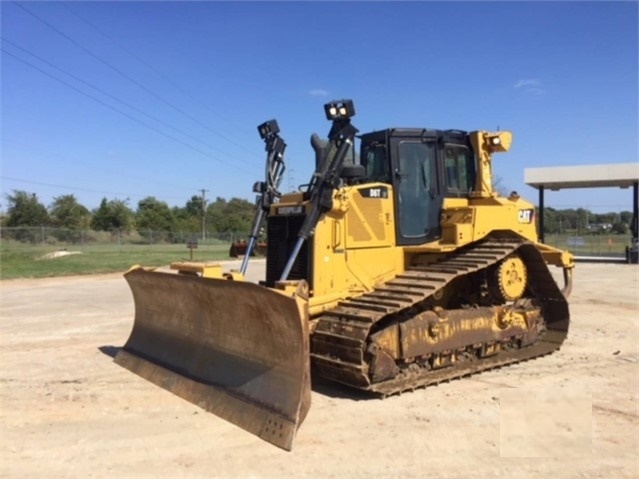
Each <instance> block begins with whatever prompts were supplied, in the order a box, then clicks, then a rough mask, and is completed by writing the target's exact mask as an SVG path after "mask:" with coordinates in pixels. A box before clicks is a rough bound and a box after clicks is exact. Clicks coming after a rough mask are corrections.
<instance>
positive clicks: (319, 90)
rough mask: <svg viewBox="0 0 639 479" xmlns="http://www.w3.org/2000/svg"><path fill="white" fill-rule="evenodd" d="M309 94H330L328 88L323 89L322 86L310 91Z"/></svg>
mask: <svg viewBox="0 0 639 479" xmlns="http://www.w3.org/2000/svg"><path fill="white" fill-rule="evenodd" d="M308 94H309V95H311V96H328V92H327V91H326V90H322V89H321V88H316V89H315V90H311V91H309V92H308Z"/></svg>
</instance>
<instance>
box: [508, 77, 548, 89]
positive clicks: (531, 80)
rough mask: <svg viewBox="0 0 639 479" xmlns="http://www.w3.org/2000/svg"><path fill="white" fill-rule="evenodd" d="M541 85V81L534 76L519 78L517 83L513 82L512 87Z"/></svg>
mask: <svg viewBox="0 0 639 479" xmlns="http://www.w3.org/2000/svg"><path fill="white" fill-rule="evenodd" d="M539 85H541V82H540V81H539V80H537V79H534V78H529V79H526V80H519V81H518V82H517V83H515V85H513V86H514V88H522V87H525V86H539Z"/></svg>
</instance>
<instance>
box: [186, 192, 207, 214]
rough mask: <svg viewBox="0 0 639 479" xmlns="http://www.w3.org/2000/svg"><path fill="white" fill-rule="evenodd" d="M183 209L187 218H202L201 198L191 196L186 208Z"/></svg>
mask: <svg viewBox="0 0 639 479" xmlns="http://www.w3.org/2000/svg"><path fill="white" fill-rule="evenodd" d="M184 209H185V211H186V213H187V214H188V215H189V216H195V217H197V218H202V213H204V208H203V207H202V197H201V196H191V199H190V200H189V201H187V202H186V206H185V207H184Z"/></svg>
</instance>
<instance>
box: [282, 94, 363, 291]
mask: <svg viewBox="0 0 639 479" xmlns="http://www.w3.org/2000/svg"><path fill="white" fill-rule="evenodd" d="M324 110H325V111H326V117H327V119H329V120H332V121H333V125H332V127H331V131H330V132H329V134H328V140H329V148H327V150H326V151H330V150H331V148H330V146H335V150H336V151H335V155H334V156H333V157H332V158H324V159H323V161H320V162H318V165H317V169H316V171H315V172H314V173H313V176H312V178H311V181H310V183H309V187H308V194H309V203H310V208H309V209H308V210H307V214H306V218H304V223H303V224H302V227H301V228H300V231H299V233H298V235H297V236H298V238H297V242H296V243H295V247H294V249H293V251H292V253H291V256H290V257H289V259H288V262H287V263H286V266H285V267H284V270H283V271H282V276H281V277H280V281H286V279H287V278H288V275H289V273H290V272H291V269H292V268H293V264H294V263H295V260H296V259H297V255H298V254H299V252H300V249H301V248H302V245H303V244H304V241H306V240H307V239H308V238H309V237H310V236H311V235H312V234H313V232H314V230H315V227H316V226H317V223H318V221H319V219H320V217H321V216H322V215H323V214H324V213H326V212H327V211H329V210H330V209H331V208H332V206H333V190H335V189H336V188H337V187H338V186H339V179H340V173H341V172H342V167H343V166H344V160H345V159H346V156H347V155H348V150H349V149H350V148H351V147H352V145H353V142H354V140H355V135H356V134H357V132H358V130H357V128H355V127H354V126H353V125H351V120H350V118H351V117H352V116H354V115H355V108H354V106H353V102H352V101H351V100H340V101H337V102H332V103H327V104H326V105H324Z"/></svg>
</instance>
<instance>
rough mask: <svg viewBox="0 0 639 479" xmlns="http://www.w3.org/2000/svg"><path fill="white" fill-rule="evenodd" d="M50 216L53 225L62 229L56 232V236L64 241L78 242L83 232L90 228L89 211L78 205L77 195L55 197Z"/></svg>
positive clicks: (50, 208)
mask: <svg viewBox="0 0 639 479" xmlns="http://www.w3.org/2000/svg"><path fill="white" fill-rule="evenodd" d="M49 214H50V216H51V224H52V225H53V226H55V227H56V228H61V229H59V230H57V231H55V232H54V236H55V237H56V238H57V239H59V240H62V241H74V242H75V241H78V240H79V239H80V237H81V234H82V230H83V229H86V228H87V227H88V226H89V218H90V213H89V210H88V209H87V208H86V207H84V206H83V205H81V204H80V203H78V200H77V199H76V197H75V195H62V196H56V197H54V198H53V203H52V204H51V206H50V207H49Z"/></svg>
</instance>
